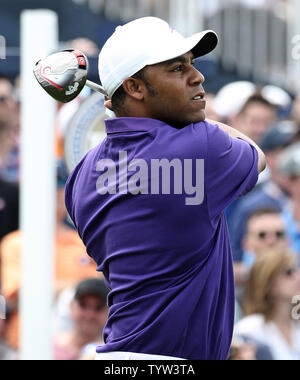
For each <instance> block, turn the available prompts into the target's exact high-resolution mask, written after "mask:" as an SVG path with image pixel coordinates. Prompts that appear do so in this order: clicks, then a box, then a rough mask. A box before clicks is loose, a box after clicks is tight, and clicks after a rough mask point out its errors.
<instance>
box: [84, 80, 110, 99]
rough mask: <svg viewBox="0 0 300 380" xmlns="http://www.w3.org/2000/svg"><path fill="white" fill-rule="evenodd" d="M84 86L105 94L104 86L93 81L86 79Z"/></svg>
mask: <svg viewBox="0 0 300 380" xmlns="http://www.w3.org/2000/svg"><path fill="white" fill-rule="evenodd" d="M86 86H88V87H89V88H91V89H92V90H94V91H96V92H100V93H101V94H103V95H105V96H107V94H106V92H105V90H104V88H103V87H102V86H100V85H99V84H97V83H95V82H92V81H90V80H87V81H86Z"/></svg>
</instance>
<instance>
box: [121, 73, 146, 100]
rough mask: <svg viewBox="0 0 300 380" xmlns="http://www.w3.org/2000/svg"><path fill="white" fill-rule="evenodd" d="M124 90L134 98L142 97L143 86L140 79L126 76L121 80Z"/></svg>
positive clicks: (140, 98) (141, 98) (139, 98)
mask: <svg viewBox="0 0 300 380" xmlns="http://www.w3.org/2000/svg"><path fill="white" fill-rule="evenodd" d="M123 88H124V91H125V92H126V93H127V95H129V96H130V97H132V98H134V99H135V100H143V99H144V91H145V86H144V83H143V81H142V80H141V79H138V78H127V79H125V81H124V82H123Z"/></svg>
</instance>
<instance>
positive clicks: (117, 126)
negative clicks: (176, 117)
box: [105, 117, 166, 134]
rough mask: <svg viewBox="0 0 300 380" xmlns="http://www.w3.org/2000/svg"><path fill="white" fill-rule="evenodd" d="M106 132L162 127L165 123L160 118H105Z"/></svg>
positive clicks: (140, 130)
mask: <svg viewBox="0 0 300 380" xmlns="http://www.w3.org/2000/svg"><path fill="white" fill-rule="evenodd" d="M105 125H106V133H107V134H111V133H118V132H143V131H149V130H151V129H153V128H157V127H162V126H165V125H166V124H165V123H164V122H162V121H160V120H155V119H148V118H142V117H119V118H116V119H106V120H105Z"/></svg>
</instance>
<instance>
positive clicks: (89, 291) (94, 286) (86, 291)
mask: <svg viewBox="0 0 300 380" xmlns="http://www.w3.org/2000/svg"><path fill="white" fill-rule="evenodd" d="M108 293H109V290H108V288H107V286H106V285H105V282H104V281H103V280H101V279H98V278H91V279H87V280H84V281H82V282H80V283H79V284H78V285H77V288H76V290H75V296H74V299H75V300H79V299H80V298H82V297H84V296H91V295H92V296H96V297H98V298H100V299H101V300H102V301H105V302H106V298H107V296H108Z"/></svg>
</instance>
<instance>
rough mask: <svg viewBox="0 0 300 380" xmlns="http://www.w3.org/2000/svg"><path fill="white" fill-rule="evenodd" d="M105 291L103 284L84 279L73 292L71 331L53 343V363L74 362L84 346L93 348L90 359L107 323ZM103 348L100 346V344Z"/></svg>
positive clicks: (80, 354) (97, 280) (106, 293)
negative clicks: (59, 361)
mask: <svg viewBox="0 0 300 380" xmlns="http://www.w3.org/2000/svg"><path fill="white" fill-rule="evenodd" d="M107 296H108V289H107V287H106V285H105V283H104V281H103V280H100V279H88V280H85V281H83V282H81V283H80V284H79V285H78V286H77V289H76V292H75V296H74V300H73V301H72V303H71V318H72V320H73V322H74V328H73V331H71V332H70V333H67V334H61V335H59V336H57V337H56V339H55V359H56V360H78V359H80V358H81V356H82V354H83V353H84V352H85V348H86V346H89V347H90V346H91V345H93V346H94V351H93V352H94V357H95V356H96V347H97V345H98V344H99V337H100V336H101V333H102V330H103V329H104V326H105V324H106V321H107V315H108V307H107V301H106V300H107ZM102 344H103V342H102Z"/></svg>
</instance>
